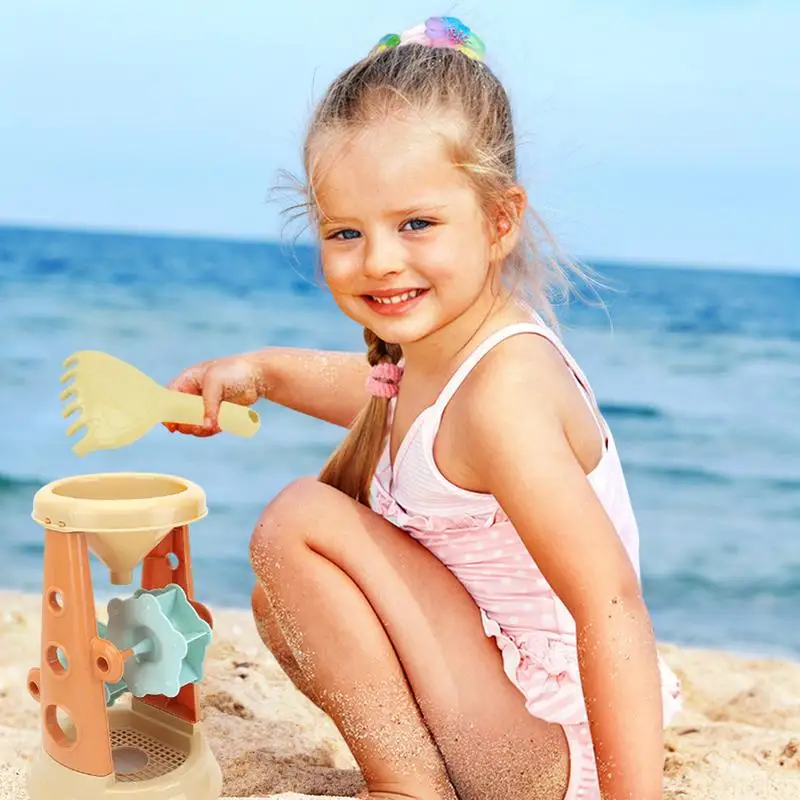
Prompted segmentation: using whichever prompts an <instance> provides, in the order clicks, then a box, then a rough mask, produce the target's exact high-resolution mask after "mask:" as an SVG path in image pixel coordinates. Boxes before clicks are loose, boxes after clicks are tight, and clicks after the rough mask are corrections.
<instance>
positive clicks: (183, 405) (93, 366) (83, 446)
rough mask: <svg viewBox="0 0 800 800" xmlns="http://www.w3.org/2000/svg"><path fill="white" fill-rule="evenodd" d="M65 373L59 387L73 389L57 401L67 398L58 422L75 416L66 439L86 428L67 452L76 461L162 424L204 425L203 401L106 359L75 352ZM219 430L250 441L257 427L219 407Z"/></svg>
mask: <svg viewBox="0 0 800 800" xmlns="http://www.w3.org/2000/svg"><path fill="white" fill-rule="evenodd" d="M64 368H65V370H66V371H65V372H64V374H63V375H62V376H61V383H62V384H64V383H67V382H68V381H70V380H72V383H70V384H69V385H68V386H67V387H66V388H65V389H64V391H62V392H61V399H62V400H66V399H68V398H71V399H70V402H69V404H68V405H67V406H66V407H65V408H64V411H63V416H64V417H65V418H67V417H69V416H71V415H72V414H75V413H77V414H78V418H77V419H76V420H75V421H74V422H73V423H72V424H71V425H70V426H69V427H68V428H67V436H72V435H73V434H74V433H77V432H78V431H80V430H82V429H83V428H86V436H84V437H83V438H82V439H81V440H80V441H78V442H77V443H76V444H75V445H74V446H73V448H72V450H73V452H74V453H76V454H77V455H79V456H84V455H86V454H87V453H91V452H93V451H95V450H113V449H115V448H117V447H124V446H125V445H126V444H131V442H135V441H136V440H137V439H140V438H141V437H142V436H144V435H145V434H146V433H147V432H148V431H150V430H151V429H152V428H153V427H155V426H156V425H158V424H159V423H161V422H178V423H183V424H186V425H202V424H203V398H202V397H200V396H199V395H193V394H186V393H185V392H176V391H174V390H170V389H167V388H165V387H164V386H161V385H159V384H158V383H156V382H155V381H154V380H153V379H152V378H150V377H148V376H147V375H145V374H144V373H143V372H140V371H139V370H138V369H136V367H133V366H131V365H130V364H128V363H126V362H125V361H122V360H121V359H119V358H115V357H114V356H110V355H108V353H103V352H101V351H99V350H80V351H78V352H77V353H73V354H72V355H71V356H69V358H67V359H66V361H64ZM219 427H220V428H221V429H222V430H223V431H227V432H228V433H233V434H235V435H236V436H244V437H250V436H253V435H254V434H255V433H256V432H257V431H258V429H259V428H260V427H261V421H260V420H259V417H258V414H256V412H255V411H253V410H252V409H250V408H247V407H245V406H240V405H237V404H236V403H229V402H223V403H222V405H221V406H220V409H219Z"/></svg>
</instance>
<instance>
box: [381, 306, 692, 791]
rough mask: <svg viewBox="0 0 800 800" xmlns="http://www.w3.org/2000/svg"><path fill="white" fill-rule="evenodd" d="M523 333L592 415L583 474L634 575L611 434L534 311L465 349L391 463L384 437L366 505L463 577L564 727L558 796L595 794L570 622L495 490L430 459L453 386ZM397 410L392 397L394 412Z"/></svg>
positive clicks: (635, 540)
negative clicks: (592, 448) (589, 456)
mask: <svg viewBox="0 0 800 800" xmlns="http://www.w3.org/2000/svg"><path fill="white" fill-rule="evenodd" d="M521 333H533V334H536V335H538V336H543V337H545V338H546V339H548V340H549V341H550V342H551V343H552V344H553V345H554V346H555V347H556V348H557V349H558V351H559V352H560V353H561V355H562V357H563V358H564V360H565V361H566V363H567V364H568V366H569V367H570V369H571V370H572V373H573V375H574V376H575V378H576V380H577V382H578V385H579V386H580V388H581V390H582V394H583V396H584V397H585V399H586V401H587V403H588V404H589V406H590V408H591V409H592V412H593V414H594V415H595V418H596V419H597V420H598V424H599V425H600V428H601V430H602V432H603V435H604V437H605V439H606V447H605V448H604V451H603V455H602V458H601V460H600V462H599V463H598V465H597V466H596V467H595V469H594V470H593V471H592V472H591V473H590V474H589V475H588V476H587V479H588V481H589V483H590V484H591V486H592V488H593V489H594V491H595V493H596V495H597V497H598V499H599V500H600V502H601V503H602V505H603V507H604V508H605V510H606V513H607V514H608V516H609V518H610V519H611V520H612V522H613V523H614V525H615V527H616V529H617V532H618V534H619V536H620V539H621V540H622V542H623V544H624V546H625V548H626V550H627V552H628V555H629V556H630V558H631V562H632V563H633V565H634V567H635V569H636V574H637V576H638V575H640V569H639V533H638V528H637V524H636V519H635V517H634V513H633V509H632V506H631V501H630V497H629V495H628V489H627V486H626V483H625V478H624V475H623V472H622V465H621V463H620V458H619V455H618V453H617V450H616V447H615V444H614V438H613V436H612V435H611V431H610V430H609V428H608V426H607V424H606V423H605V420H604V419H603V418H602V415H601V414H600V412H599V410H598V409H597V403H596V400H595V397H594V394H593V392H592V390H591V387H590V386H589V383H588V381H587V380H586V377H585V376H584V374H583V372H582V371H581V369H580V367H579V366H578V364H577V363H576V362H575V360H574V358H573V357H572V355H571V354H570V353H569V352H568V351H567V349H566V347H565V346H564V344H563V343H562V342H561V340H560V339H559V338H558V337H557V336H556V335H555V334H554V333H553V331H552V330H550V328H548V327H547V326H546V325H545V324H544V322H543V321H542V320H541V319H538V318H537V321H535V322H531V323H520V324H515V325H511V326H508V327H506V328H503V329H502V330H500V331H497V332H496V333H494V334H492V335H491V336H489V337H488V338H486V339H485V340H484V341H483V342H481V343H480V344H479V345H478V346H477V347H476V348H475V349H474V350H473V352H472V353H470V355H469V356H468V357H467V359H466V360H465V361H464V362H463V364H461V366H460V367H459V368H458V369H457V370H456V372H455V374H454V375H453V376H452V378H451V379H450V380H449V382H448V383H447V385H446V386H445V387H444V389H443V390H442V392H441V394H440V395H439V397H438V398H437V400H436V402H435V403H434V404H433V405H431V406H429V407H428V408H426V409H425V410H423V411H422V413H421V414H420V415H419V416H418V417H417V418H416V419H415V420H414V422H413V424H412V425H411V428H410V429H409V431H408V433H407V435H406V437H405V439H404V440H403V441H402V443H401V444H400V448H399V450H398V452H397V457H396V459H395V464H394V468H392V465H391V463H390V457H389V446H388V444H387V446H386V449H385V451H384V453H383V456H382V458H381V461H380V463H379V465H378V469H377V471H376V474H375V477H374V479H373V483H372V506H373V508H374V509H375V510H376V511H377V512H378V513H380V514H381V515H382V516H384V517H385V518H386V519H388V520H389V521H390V522H392V523H393V524H395V525H397V526H398V527H400V528H402V529H403V530H405V531H407V532H408V533H409V534H410V535H411V536H413V537H414V538H415V539H416V540H417V541H419V542H420V543H421V544H423V545H424V546H425V547H426V548H427V549H428V550H429V551H430V552H431V553H433V554H434V555H435V556H436V557H437V558H438V559H439V560H440V561H441V562H442V563H443V564H445V565H446V566H447V567H448V568H449V569H450V571H451V572H452V573H453V574H454V575H455V576H456V577H457V578H458V579H459V580H460V581H461V583H462V584H463V585H464V586H465V587H466V589H467V590H468V591H469V593H470V594H471V595H472V598H473V599H474V600H475V603H476V604H477V606H478V607H479V608H480V611H481V618H482V620H483V628H484V631H485V632H486V635H487V636H490V637H494V639H495V641H496V642H497V646H498V647H499V648H500V651H501V653H502V658H503V667H504V669H505V672H506V675H507V676H508V678H509V679H510V680H511V681H512V683H513V684H514V685H515V686H516V687H517V688H518V689H519V691H520V692H522V694H523V695H524V697H525V699H526V707H527V709H528V711H530V713H531V714H533V715H534V716H537V717H539V718H541V719H544V720H547V721H549V722H554V723H559V724H561V725H562V726H563V728H564V731H565V733H566V736H567V742H568V744H569V749H570V761H571V768H570V780H569V789H568V791H567V794H566V796H565V798H564V800H599V797H600V792H599V787H598V782H597V772H596V765H595V758H594V750H593V746H592V741H591V735H590V732H589V727H588V720H587V715H586V706H585V703H584V697H583V692H582V690H581V682H580V673H579V670H578V657H577V647H576V629H575V621H574V619H573V618H572V616H571V615H570V613H569V611H568V610H567V608H566V606H565V605H564V604H563V603H562V602H561V601H560V600H559V599H558V597H557V596H556V595H555V593H554V592H553V590H552V589H551V588H550V586H549V584H548V583H547V581H546V580H545V578H544V576H543V575H542V573H541V572H540V571H539V568H538V567H537V566H536V563H535V562H534V560H533V558H532V557H531V555H530V553H529V552H528V550H527V548H526V547H525V545H524V544H523V542H522V540H521V539H520V537H519V535H518V534H517V532H516V530H515V529H514V527H513V525H512V524H511V522H510V521H509V519H508V517H507V516H506V515H505V514H504V513H503V510H502V509H501V508H500V506H499V504H498V502H497V501H496V500H495V499H494V497H493V496H492V495H488V494H480V493H477V492H471V491H467V490H465V489H462V488H460V487H459V486H456V485H454V484H452V483H450V481H448V480H447V479H446V478H445V477H444V475H442V473H441V472H440V471H439V470H438V468H437V466H436V463H435V461H434V457H433V443H434V439H435V437H436V434H437V431H438V429H439V424H440V422H441V419H442V414H443V413H444V410H445V408H446V406H447V404H448V402H449V401H450V399H451V398H452V397H453V395H454V394H455V392H456V390H457V389H458V387H459V386H460V385H461V384H462V382H463V381H464V379H465V378H466V377H467V375H468V374H469V373H470V371H471V370H472V369H473V368H474V366H475V365H476V364H477V363H478V361H480V359H481V358H482V357H483V356H484V355H485V354H486V353H488V352H489V350H491V349H492V347H494V346H495V345H496V344H498V343H499V342H501V341H503V340H504V339H506V338H508V337H509V336H514V335H517V334H521ZM393 413H394V401H392V402H391V406H390V416H393ZM390 424H391V419H390ZM659 667H660V670H661V679H662V699H663V704H662V705H663V711H664V724H665V725H666V724H667V722H668V721H669V720H670V719H671V718H672V716H673V715H674V713H675V712H676V711H677V710H678V709H679V708H680V707H681V690H680V684H679V682H678V679H677V677H676V676H675V674H674V673H673V672H672V671H671V670H670V669H669V667H668V666H667V665H666V664H665V663H664V661H663V659H661V657H660V656H659Z"/></svg>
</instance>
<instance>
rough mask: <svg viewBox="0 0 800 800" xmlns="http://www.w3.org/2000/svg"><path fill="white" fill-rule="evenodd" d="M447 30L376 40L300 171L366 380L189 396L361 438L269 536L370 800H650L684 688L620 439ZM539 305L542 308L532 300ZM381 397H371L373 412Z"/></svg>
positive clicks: (475, 59)
mask: <svg viewBox="0 0 800 800" xmlns="http://www.w3.org/2000/svg"><path fill="white" fill-rule="evenodd" d="M483 52H484V48H483V45H482V43H481V41H480V40H479V39H478V38H477V37H476V36H475V35H474V34H473V33H471V32H470V31H469V29H467V28H466V27H465V26H464V25H463V24H462V23H460V22H459V21H458V20H456V19H454V18H447V17H445V18H432V19H429V20H428V21H427V22H426V23H424V24H423V25H421V26H419V27H417V28H415V29H412V30H411V31H408V32H406V33H404V34H403V35H401V36H396V35H391V36H387V37H384V38H383V39H382V40H381V41H380V43H379V44H378V45H377V46H376V48H374V49H373V51H372V52H371V53H370V54H369V55H368V56H367V57H366V58H364V59H362V60H361V61H359V62H358V63H357V64H355V65H354V66H352V67H351V68H350V69H348V70H346V71H345V72H344V73H343V74H342V75H340V76H339V77H338V78H337V79H336V80H335V81H334V83H333V84H332V86H331V87H330V88H329V89H328V91H327V93H326V95H325V97H324V98H323V99H322V101H321V103H320V104H319V106H318V107H317V109H316V112H315V114H314V117H313V119H312V122H311V125H310V129H309V131H308V136H307V140H306V143H305V147H304V166H305V170H306V176H307V179H308V184H307V191H308V198H309V202H308V207H309V211H310V213H311V217H312V220H313V222H314V224H315V225H316V226H317V228H318V233H319V240H320V248H321V260H322V267H323V274H324V278H325V281H326V283H327V285H328V287H329V289H330V291H331V293H332V294H333V297H334V298H335V301H336V303H337V304H338V306H339V308H341V310H342V311H343V312H344V313H345V314H347V315H348V316H349V317H351V318H352V319H354V320H356V321H357V322H359V323H360V324H362V325H363V326H364V337H365V339H366V343H367V345H368V353H367V358H366V359H364V357H363V355H358V354H344V353H332V352H329V353H320V352H312V351H304V350H293V349H288V348H267V349H265V350H263V351H259V352H255V353H249V354H244V355H239V356H232V357H229V358H223V359H216V360H212V361H208V362H204V363H201V364H199V365H196V366H194V367H191V368H190V369H188V370H186V371H185V372H183V373H182V374H181V375H180V376H179V377H178V378H176V379H175V380H174V381H173V382H172V383H171V384H170V385H171V387H172V388H177V389H179V390H181V391H185V392H193V393H196V394H202V395H203V397H204V400H205V405H206V424H205V425H204V426H203V427H199V428H198V427H190V426H184V425H169V426H168V427H170V429H172V430H179V431H182V432H184V433H188V434H193V435H195V436H209V435H212V434H214V433H216V432H218V431H219V428H218V426H217V424H216V414H217V409H218V407H219V403H220V401H221V400H231V401H234V402H238V403H242V404H251V403H254V402H255V401H256V400H257V399H258V398H259V397H265V398H267V399H269V400H272V401H273V402H276V403H280V404H282V405H284V406H288V407H290V408H293V409H296V410H298V411H301V412H303V413H305V414H310V415H312V416H314V417H318V418H320V419H323V420H327V421H329V422H332V423H334V424H337V425H341V426H343V427H344V428H348V429H349V432H348V433H347V435H346V437H345V438H344V441H343V442H342V444H341V446H340V447H339V448H338V449H337V450H336V452H335V453H334V454H333V456H332V457H331V459H330V460H329V462H328V463H327V464H326V465H325V467H324V469H323V470H322V473H321V475H320V476H319V478H314V479H303V480H298V481H296V482H295V483H292V484H291V485H290V486H288V487H287V488H286V489H284V490H283V491H282V492H281V493H280V494H279V495H278V496H277V497H276V498H275V499H274V500H273V501H272V502H271V503H270V504H269V505H268V506H267V508H266V509H265V510H264V512H263V515H262V516H261V518H260V520H259V522H258V525H257V526H256V529H255V531H254V533H253V536H252V540H251V547H250V555H251V563H252V566H253V569H254V571H255V575H256V578H257V582H256V588H255V590H254V592H253V611H254V614H255V620H256V623H257V625H258V629H259V632H260V634H261V636H262V638H263V639H264V642H265V643H266V645H267V647H268V648H269V649H270V650H271V651H272V652H273V653H274V655H275V657H276V658H277V660H278V662H279V663H280V664H281V666H282V667H283V669H284V670H285V671H286V673H287V674H288V675H289V677H290V678H291V680H292V681H293V682H294V683H295V684H296V685H297V687H298V688H299V689H300V690H301V691H302V692H303V693H304V694H305V695H306V696H307V697H309V698H310V699H311V700H312V701H313V702H314V703H316V704H317V705H318V706H319V707H320V708H322V709H323V710H324V711H325V712H326V713H327V714H329V715H330V717H331V718H332V719H333V720H334V722H335V723H336V725H337V726H338V728H339V730H340V731H341V733H342V735H343V736H344V738H345V740H346V741H347V743H348V745H349V747H350V749H351V752H352V753H353V756H354V757H355V759H356V760H357V762H358V764H359V766H360V767H361V770H362V772H363V775H364V778H365V781H366V784H367V793H368V794H367V796H369V797H373V798H408V797H414V798H425V800H427V799H428V798H460V799H461V800H478V799H479V800H492V799H495V798H496V799H498V800H499V799H501V798H502V800H562V798H566V799H567V800H592V799H595V798H599V797H601V796H602V797H603V798H606V799H607V800H622V799H623V798H625V800H629V799H631V798H633V800H657V798H661V796H662V789H661V784H662V765H663V742H662V736H663V727H664V725H665V724H666V722H667V721H668V719H669V717H670V716H671V714H672V713H673V712H674V711H675V710H676V708H677V706H678V703H679V686H678V683H677V680H676V678H675V676H674V675H673V674H672V673H671V672H670V671H669V669H668V668H667V667H666V665H665V664H664V663H663V662H662V661H661V659H660V657H659V656H658V654H657V651H656V646H655V642H654V637H653V632H652V628H651V623H650V619H649V616H648V613H647V610H646V608H645V604H644V602H643V600H642V594H641V587H640V576H639V562H638V558H639V556H638V532H637V527H636V521H635V519H634V515H633V512H632V510H631V504H630V500H629V497H628V492H627V489H626V485H625V480H624V478H623V473H622V469H621V466H620V459H619V456H618V454H617V451H616V449H615V446H614V439H613V437H612V435H611V432H610V430H609V429H608V426H607V425H606V423H605V421H604V420H603V418H602V416H601V414H600V412H599V411H598V408H597V404H596V402H595V398H594V396H593V394H592V391H591V389H590V387H589V385H588V383H587V381H586V378H585V377H584V375H583V373H582V372H581V370H580V368H579V367H578V365H577V364H576V363H575V361H574V360H573V358H572V357H571V355H570V354H569V353H568V352H567V350H566V349H565V348H564V345H563V344H562V343H561V341H560V339H559V338H558V337H557V335H556V334H555V333H554V330H553V327H551V325H549V324H546V323H545V318H546V317H547V318H550V317H551V313H550V308H549V306H548V302H547V297H548V293H549V291H550V290H551V289H552V287H553V286H554V285H558V281H559V280H560V279H561V278H562V276H560V275H559V274H558V265H557V263H556V262H555V260H554V259H546V258H543V257H541V256H540V255H539V254H538V252H537V251H536V249H535V248H533V247H532V244H533V238H532V236H531V235H529V233H530V232H529V230H527V229H526V228H525V213H526V210H527V199H526V194H525V191H524V190H523V188H522V187H521V186H520V185H519V183H518V181H517V165H516V156H515V140H514V132H513V128H512V118H511V111H510V108H509V102H508V98H507V95H506V93H505V91H504V89H503V87H502V86H501V84H500V82H499V81H498V80H497V78H496V77H495V76H494V75H493V73H492V72H491V70H490V69H489V68H488V67H487V66H486V65H485V63H484V61H483V58H482V56H483ZM526 290H527V291H526ZM365 385H366V391H365Z"/></svg>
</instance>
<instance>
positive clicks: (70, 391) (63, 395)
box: [58, 383, 78, 400]
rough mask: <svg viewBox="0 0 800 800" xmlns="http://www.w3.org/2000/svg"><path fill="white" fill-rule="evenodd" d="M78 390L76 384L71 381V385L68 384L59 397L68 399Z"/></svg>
mask: <svg viewBox="0 0 800 800" xmlns="http://www.w3.org/2000/svg"><path fill="white" fill-rule="evenodd" d="M77 391H78V389H77V386H76V384H74V383H71V384H70V385H69V386H67V388H66V389H63V390H62V392H61V394H60V395H59V396H58V399H59V400H66V399H67V398H68V397H70V396H71V395H73V394H76V393H77Z"/></svg>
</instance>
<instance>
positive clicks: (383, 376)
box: [367, 362, 403, 398]
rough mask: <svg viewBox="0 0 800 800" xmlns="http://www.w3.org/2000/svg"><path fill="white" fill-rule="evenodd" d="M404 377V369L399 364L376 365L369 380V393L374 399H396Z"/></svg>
mask: <svg viewBox="0 0 800 800" xmlns="http://www.w3.org/2000/svg"><path fill="white" fill-rule="evenodd" d="M402 377H403V368H402V367H401V366H399V365H398V364H391V363H386V362H383V363H381V364H376V365H375V366H374V367H373V368H372V370H371V371H370V373H369V378H367V391H368V392H369V393H370V394H371V395H372V396H373V397H387V398H388V397H396V396H397V393H398V392H399V391H400V379H401V378H402Z"/></svg>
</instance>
